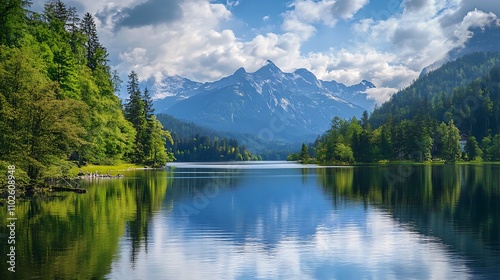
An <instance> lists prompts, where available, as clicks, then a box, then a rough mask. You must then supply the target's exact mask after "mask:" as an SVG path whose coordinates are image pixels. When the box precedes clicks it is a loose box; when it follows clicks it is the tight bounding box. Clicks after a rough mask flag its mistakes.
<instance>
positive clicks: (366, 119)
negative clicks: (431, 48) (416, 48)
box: [288, 53, 500, 164]
mask: <svg viewBox="0 0 500 280" xmlns="http://www.w3.org/2000/svg"><path fill="white" fill-rule="evenodd" d="M499 66H500V54H498V53H474V54H471V55H467V56H464V57H462V58H460V59H458V60H456V61H453V62H450V63H447V64H445V65H444V66H442V67H441V68H439V69H437V70H435V71H432V72H430V73H428V74H426V75H425V76H423V77H420V78H419V79H418V80H416V81H415V82H414V83H413V84H412V85H411V86H409V87H408V88H405V89H403V90H401V91H400V92H398V93H396V94H394V95H393V96H392V97H391V99H390V100H389V101H387V102H386V103H384V104H383V105H382V106H381V107H379V108H376V109H375V110H374V112H373V113H372V114H371V116H369V115H368V113H367V112H365V113H364V114H363V116H362V118H361V120H358V119H356V118H352V119H350V120H343V119H340V118H334V119H333V120H332V124H331V129H330V130H328V131H327V132H325V133H324V134H323V135H322V136H321V137H319V138H318V139H317V140H316V141H315V143H312V144H310V145H308V146H307V145H305V144H304V145H302V150H301V152H300V154H291V155H290V156H289V157H288V160H294V161H301V162H304V163H311V162H313V163H314V162H317V163H320V164H354V163H374V162H379V163H384V162H389V161H410V162H459V161H474V162H481V161H500V67H499Z"/></svg>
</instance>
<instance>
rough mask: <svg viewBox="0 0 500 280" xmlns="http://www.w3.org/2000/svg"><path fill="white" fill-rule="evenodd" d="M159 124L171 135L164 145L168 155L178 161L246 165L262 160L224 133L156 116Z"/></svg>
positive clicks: (162, 115)
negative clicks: (238, 163) (228, 162)
mask: <svg viewBox="0 0 500 280" xmlns="http://www.w3.org/2000/svg"><path fill="white" fill-rule="evenodd" d="M157 117H158V120H159V121H160V122H161V123H162V124H163V125H164V126H166V127H168V128H169V129H170V131H171V135H172V139H173V142H168V143H167V150H168V152H170V153H172V154H173V155H174V157H175V159H176V160H178V161H186V162H192V161H249V160H262V157H261V156H256V155H254V154H252V153H251V152H250V151H249V150H248V148H247V147H245V145H241V144H240V143H239V142H238V141H237V140H236V139H234V138H231V137H225V136H224V135H223V133H220V132H216V131H213V130H211V129H208V128H205V127H201V126H199V125H196V124H194V123H188V122H184V121H181V120H178V119H176V118H174V117H172V116H170V115H167V114H158V115H157Z"/></svg>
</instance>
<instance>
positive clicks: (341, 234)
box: [0, 163, 500, 279]
mask: <svg viewBox="0 0 500 280" xmlns="http://www.w3.org/2000/svg"><path fill="white" fill-rule="evenodd" d="M284 165H286V164H285V163H274V164H265V165H255V166H254V165H248V164H245V165H237V166H231V165H229V164H223V165H216V166H213V165H200V164H198V165H197V166H193V165H186V166H177V168H175V169H172V170H169V171H140V172H139V171H138V172H132V173H130V174H128V176H127V177H125V178H123V179H118V180H108V181H105V180H103V181H99V182H98V183H96V182H88V183H85V184H83V187H85V188H87V190H88V192H87V194H85V195H77V194H71V193H64V194H58V195H56V196H51V197H48V196H47V197H44V196H38V197H36V198H35V199H34V200H33V201H31V202H29V203H20V204H19V205H18V209H17V213H18V218H19V228H18V240H19V244H18V247H17V254H18V255H19V258H18V261H19V262H18V264H17V265H18V272H17V273H16V274H15V275H14V276H15V278H17V279H25V278H30V277H31V278H38V279H57V278H59V279H68V278H70V279H72V278H83V279H92V278H95V279H102V278H108V279H155V278H159V279H207V278H209V279H255V278H259V279H345V278H349V279H359V278H362V279H364V278H384V279H386V278H398V279H399V278H418V279H429V278H435V279H455V278H456V279H470V278H478V277H484V278H497V279H498V278H500V267H499V266H498V263H500V252H499V248H500V237H499V230H500V228H499V227H500V221H499V218H500V208H499V207H500V206H499V204H500V197H499V195H500V185H499V184H500V180H499V174H500V172H499V171H500V166H499V165H482V166H473V165H471V166H465V165H456V166H455V165H453V166H452V165H448V166H410V167H409V168H408V166H405V167H398V166H382V167H369V166H367V167H355V168H353V167H336V168H320V167H317V166H307V167H304V166H302V165H288V166H287V167H286V168H284ZM4 212H5V211H3V212H0V218H1V219H2V220H5V213H4ZM2 230H3V231H2V232H1V233H3V234H4V235H3V236H5V231H4V229H2ZM1 241H2V243H1V245H0V246H1V247H2V252H6V246H7V242H6V239H5V238H2V240H1ZM0 268H1V269H2V271H1V272H0V278H1V279H13V275H12V274H9V273H7V266H6V263H4V262H2V264H1V267H0ZM8 277H10V278H8Z"/></svg>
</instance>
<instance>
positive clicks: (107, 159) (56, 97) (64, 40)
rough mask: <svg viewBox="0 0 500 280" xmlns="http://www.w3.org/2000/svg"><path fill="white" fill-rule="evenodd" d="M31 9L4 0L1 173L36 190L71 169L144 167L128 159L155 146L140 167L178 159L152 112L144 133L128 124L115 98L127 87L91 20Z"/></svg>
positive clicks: (60, 9)
mask: <svg viewBox="0 0 500 280" xmlns="http://www.w3.org/2000/svg"><path fill="white" fill-rule="evenodd" d="M29 6H30V3H29V2H28V1H25V0H12V1H3V0H2V1H0V129H1V130H2V133H1V134H0V162H2V166H4V165H5V164H3V163H8V164H14V165H16V167H17V170H18V171H19V172H20V174H21V173H22V174H27V176H29V178H30V180H31V182H32V183H36V182H40V181H43V179H45V178H47V177H59V176H66V175H67V174H66V172H67V170H68V169H69V166H70V165H71V164H72V163H76V164H79V165H82V164H85V163H94V164H110V163H114V162H117V161H130V160H134V161H137V157H134V158H129V156H130V155H132V154H134V151H137V147H140V148H141V149H142V147H144V146H147V147H148V149H147V152H144V154H143V155H141V157H140V162H141V163H147V164H151V165H154V166H160V165H162V164H164V163H165V162H166V161H168V160H172V158H171V156H169V154H168V153H166V151H165V142H166V141H171V137H170V135H169V134H168V133H167V132H166V131H165V130H163V128H162V126H161V124H160V123H159V122H158V121H157V120H156V119H155V118H154V116H153V112H152V110H151V108H149V109H148V108H146V112H147V114H146V115H144V114H143V118H145V119H146V121H145V124H144V125H143V126H144V127H145V128H143V127H141V128H140V129H138V126H137V123H134V122H132V121H129V120H127V118H125V115H124V113H123V108H122V105H121V101H120V100H119V98H118V97H117V96H116V95H115V94H114V93H115V92H116V91H117V90H118V89H119V86H120V83H121V82H120V79H119V76H118V74H117V72H114V71H112V70H111V68H110V67H109V65H108V61H107V51H106V49H105V48H104V47H103V46H102V45H101V44H100V42H99V38H98V34H97V29H96V25H95V22H94V19H93V17H92V15H90V14H85V16H84V17H83V19H80V18H79V17H78V13H77V11H76V9H75V8H74V7H68V6H67V5H66V4H65V3H64V2H63V1H60V0H49V1H48V2H47V3H46V4H45V5H44V10H43V12H42V13H41V14H38V13H35V12H31V11H29V10H28V9H29ZM139 93H140V92H139ZM141 98H142V97H141ZM150 100H151V99H150V98H149V97H148V96H146V97H145V99H144V101H140V102H146V103H147V102H150ZM147 105H148V106H150V105H151V104H150V103H147ZM143 109H144V108H143ZM145 134H148V135H147V137H146V136H145ZM138 137H140V138H138ZM137 140H139V141H137ZM145 142H146V143H145ZM137 162H139V161H137Z"/></svg>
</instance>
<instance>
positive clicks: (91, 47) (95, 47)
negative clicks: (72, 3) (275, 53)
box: [81, 13, 108, 71]
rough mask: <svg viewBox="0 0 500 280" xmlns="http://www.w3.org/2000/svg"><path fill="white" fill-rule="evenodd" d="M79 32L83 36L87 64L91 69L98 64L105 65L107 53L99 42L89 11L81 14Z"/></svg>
mask: <svg viewBox="0 0 500 280" xmlns="http://www.w3.org/2000/svg"><path fill="white" fill-rule="evenodd" d="M81 32H82V34H83V35H84V37H85V49H86V59H87V66H88V67H89V68H90V69H92V71H94V70H95V69H96V68H98V67H99V66H105V64H106V62H107V57H108V53H107V51H106V49H105V48H104V47H103V46H102V45H101V43H100V42H99V37H98V36H97V28H96V25H95V22H94V18H93V17H92V15H91V14H90V13H86V14H85V15H84V16H83V21H82V24H81Z"/></svg>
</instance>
